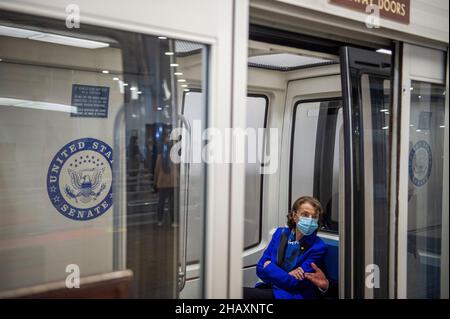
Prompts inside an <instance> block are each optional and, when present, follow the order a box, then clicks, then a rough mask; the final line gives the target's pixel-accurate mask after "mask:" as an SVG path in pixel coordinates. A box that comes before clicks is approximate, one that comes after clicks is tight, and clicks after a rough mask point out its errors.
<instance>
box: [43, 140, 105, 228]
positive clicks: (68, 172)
mask: <svg viewBox="0 0 450 319" xmlns="http://www.w3.org/2000/svg"><path fill="white" fill-rule="evenodd" d="M112 163H113V157H112V148H111V147H110V146H109V145H108V144H106V143H105V142H102V141H100V140H97V139H95V138H82V139H78V140H75V141H72V142H70V143H67V144H66V145H65V146H64V147H63V148H61V149H60V150H59V151H58V152H57V153H56V154H55V156H54V157H53V160H52V161H51V163H50V166H49V168H48V173H47V192H48V196H49V198H50V201H51V202H52V204H53V206H54V207H55V208H56V210H57V211H58V212H59V213H61V214H62V215H64V216H66V217H67V218H70V219H73V220H81V221H82V220H91V219H94V218H97V217H99V216H100V215H102V214H104V213H105V212H106V211H108V209H109V208H111V206H112Z"/></svg>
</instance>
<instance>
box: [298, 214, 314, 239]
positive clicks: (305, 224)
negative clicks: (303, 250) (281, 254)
mask: <svg viewBox="0 0 450 319" xmlns="http://www.w3.org/2000/svg"><path fill="white" fill-rule="evenodd" d="M317 222H318V220H317V218H311V217H300V219H299V220H298V222H297V228H298V230H299V231H301V233H302V234H303V235H306V236H309V235H311V234H312V233H314V231H315V230H316V229H317V228H318V227H319V225H318V223H317Z"/></svg>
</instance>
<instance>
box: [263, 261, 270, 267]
mask: <svg viewBox="0 0 450 319" xmlns="http://www.w3.org/2000/svg"><path fill="white" fill-rule="evenodd" d="M268 264H270V260H267V261H266V262H265V263H264V268H266V267H267V265H268Z"/></svg>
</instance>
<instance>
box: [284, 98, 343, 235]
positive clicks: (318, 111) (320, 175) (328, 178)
mask: <svg viewBox="0 0 450 319" xmlns="http://www.w3.org/2000/svg"><path fill="white" fill-rule="evenodd" d="M293 118H294V123H293V126H292V128H293V129H292V144H291V147H292V149H291V169H290V171H291V174H290V175H291V180H290V206H291V205H292V203H293V202H294V201H295V200H296V199H297V198H299V197H300V196H305V195H309V196H314V197H316V198H317V199H319V201H320V203H321V204H322V207H323V220H322V227H321V230H324V231H330V232H337V231H338V222H339V167H340V164H339V163H340V161H342V159H343V154H341V152H343V147H340V145H342V143H341V138H342V134H343V131H342V130H343V122H342V102H341V100H340V99H333V100H320V101H311V102H308V101H305V102H302V101H300V102H297V104H295V106H294V117H293Z"/></svg>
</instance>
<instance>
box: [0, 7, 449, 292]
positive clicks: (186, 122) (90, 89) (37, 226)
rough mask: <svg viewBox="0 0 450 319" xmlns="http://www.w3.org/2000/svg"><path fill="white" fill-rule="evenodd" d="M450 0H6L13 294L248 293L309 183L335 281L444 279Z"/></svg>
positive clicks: (2, 238) (3, 66) (362, 287)
mask: <svg viewBox="0 0 450 319" xmlns="http://www.w3.org/2000/svg"><path fill="white" fill-rule="evenodd" d="M369 2H370V3H372V4H373V5H372V6H369V7H368V5H369V4H370V3H369ZM448 6H449V4H448V1H444V0H434V1H425V0H411V1H409V0H408V1H407V0H389V1H388V0H385V1H350V0H339V1H338V0H320V1H311V0H276V1H267V0H250V1H249V0H227V1H224V0H192V1H180V0H170V1H156V0H155V1H145V0H130V1H127V2H123V1H120V2H114V3H112V2H111V1H105V0H96V1H87V0H79V1H77V3H76V4H73V3H72V2H71V1H68V0H67V1H66V0H56V1H55V0H52V1H49V0H39V1H31V0H0V213H1V214H0V216H1V217H0V261H1V262H0V297H1V298H29V297H32V298H33V297H36V298H41V297H44V298H51V297H57V298H60V297H75V298H77V297H82V298H97V297H110V298H115V297H121V298H122V297H125V298H242V296H243V293H242V291H243V290H242V289H243V287H253V286H254V285H255V284H256V283H257V282H258V281H259V280H260V279H259V278H258V277H257V275H256V265H257V263H258V261H259V259H260V258H261V256H262V254H263V252H264V250H265V249H266V247H267V245H268V243H269V242H270V240H271V238H272V235H273V233H274V231H275V229H277V228H278V227H281V226H284V225H285V224H286V215H287V214H288V212H289V211H290V209H291V206H292V204H293V202H294V201H295V200H296V199H297V198H298V197H300V196H303V195H309V196H313V197H315V198H317V199H318V200H319V201H320V203H321V205H322V207H323V216H322V220H321V225H320V228H319V230H318V236H319V237H320V238H321V239H322V240H323V241H324V243H325V244H326V245H327V248H328V249H327V254H326V256H325V257H324V258H325V259H324V267H323V268H324V269H323V271H324V272H325V274H326V276H327V278H328V280H329V281H330V282H333V283H334V284H335V285H336V287H337V291H336V293H335V294H334V295H330V296H329V297H330V298H341V299H342V298H356V299H360V298H367V299H386V298H399V299H403V298H432V299H436V298H448V296H449V287H448V283H449V277H448V271H449V264H448V251H449V247H448V243H449V238H448V232H449V220H448V219H449V208H448V197H449V196H448V194H449V188H448V180H449V179H448V172H449V167H448V162H449V161H448V156H449V149H448V146H449V129H448V126H449V115H448V114H449V107H448V97H447V95H446V92H447V91H448V34H449V31H448V25H449V17H448V16H449V8H448Z"/></svg>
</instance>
